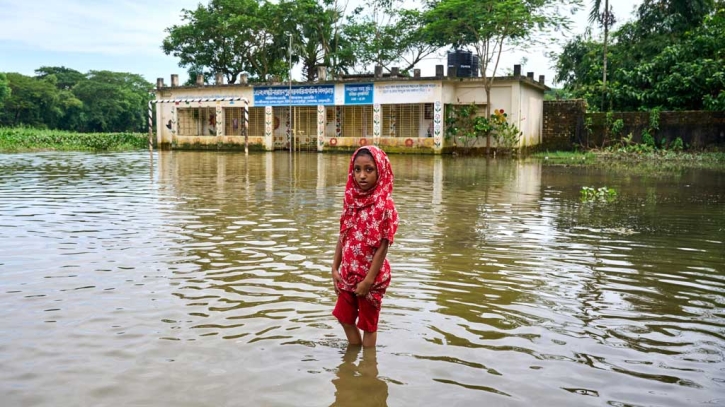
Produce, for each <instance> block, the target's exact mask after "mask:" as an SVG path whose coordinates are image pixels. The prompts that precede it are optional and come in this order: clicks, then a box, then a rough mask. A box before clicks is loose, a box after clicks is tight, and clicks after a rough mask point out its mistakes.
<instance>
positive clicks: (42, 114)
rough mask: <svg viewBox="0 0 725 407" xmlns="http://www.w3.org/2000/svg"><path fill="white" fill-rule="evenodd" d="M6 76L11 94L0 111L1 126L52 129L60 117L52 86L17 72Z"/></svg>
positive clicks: (56, 95) (53, 85)
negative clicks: (22, 125) (23, 125)
mask: <svg viewBox="0 0 725 407" xmlns="http://www.w3.org/2000/svg"><path fill="white" fill-rule="evenodd" d="M6 77H7V81H8V85H9V87H10V91H11V92H10V96H9V97H7V98H6V99H5V103H4V107H3V109H2V111H0V126H19V125H21V124H25V125H29V126H37V127H53V125H54V124H55V123H56V121H57V119H58V116H59V115H60V114H61V112H59V110H58V97H59V96H58V90H57V89H56V87H55V83H54V82H52V81H49V80H45V79H37V78H33V77H30V76H25V75H21V74H19V73H8V74H6Z"/></svg>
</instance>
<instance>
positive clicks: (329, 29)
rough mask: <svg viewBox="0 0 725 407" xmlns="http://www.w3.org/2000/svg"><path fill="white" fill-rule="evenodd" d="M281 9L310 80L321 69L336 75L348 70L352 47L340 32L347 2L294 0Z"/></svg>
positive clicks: (313, 78) (304, 71)
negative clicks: (318, 68)
mask: <svg viewBox="0 0 725 407" xmlns="http://www.w3.org/2000/svg"><path fill="white" fill-rule="evenodd" d="M280 7H281V8H282V9H284V10H285V13H286V23H285V24H284V27H285V31H287V32H288V33H291V34H292V38H291V41H292V52H293V55H294V56H295V57H296V58H295V59H297V60H298V61H299V62H302V71H303V73H304V75H305V78H306V80H307V81H313V80H315V79H316V78H317V74H318V72H317V67H321V66H324V67H328V68H330V70H331V71H333V72H334V73H338V72H345V71H347V70H348V68H349V67H350V65H352V59H351V54H350V53H349V52H346V47H347V45H348V44H347V42H346V41H345V39H344V38H342V37H341V36H340V33H339V30H340V25H341V22H342V19H343V16H344V13H345V9H346V7H347V2H345V3H343V4H341V3H338V2H337V1H332V0H290V1H283V2H282V3H280ZM289 40H290V39H289V38H288V39H287V40H286V41H289ZM293 62H295V61H293Z"/></svg>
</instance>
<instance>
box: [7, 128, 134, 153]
mask: <svg viewBox="0 0 725 407" xmlns="http://www.w3.org/2000/svg"><path fill="white" fill-rule="evenodd" d="M141 148H148V135H147V134H143V133H74V132H69V131H61V130H46V129H35V128H30V127H0V151H8V152H16V151H40V150H59V151H107V150H112V151H121V150H136V149H141Z"/></svg>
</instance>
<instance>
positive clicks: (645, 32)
mask: <svg viewBox="0 0 725 407" xmlns="http://www.w3.org/2000/svg"><path fill="white" fill-rule="evenodd" d="M675 3H679V4H680V5H679V6H678V5H677V4H675ZM685 3H687V4H685ZM695 3H697V4H700V5H702V6H703V7H708V4H710V2H707V1H694V2H691V3H688V2H684V3H683V2H676V1H674V0H673V1H659V2H655V1H646V2H645V3H643V4H642V6H640V7H639V8H638V10H637V16H638V17H639V18H638V19H635V20H634V21H631V22H628V23H626V24H624V25H622V26H621V27H620V28H619V29H617V30H616V31H613V32H612V44H611V46H610V47H609V48H608V52H607V58H608V60H611V61H612V65H613V66H616V67H617V69H616V70H613V71H612V72H610V74H611V75H610V74H608V88H607V97H608V102H609V103H610V104H611V106H612V108H613V109H615V110H642V109H653V108H659V109H669V110H681V109H692V110H699V109H708V110H721V108H722V107H721V106H722V105H723V102H725V95H724V94H723V93H722V89H723V81H724V80H725V79H723V78H725V73H724V72H723V68H722V67H723V66H725V60H724V58H723V53H722V51H720V50H721V49H722V48H723V47H722V44H724V43H725V24H724V23H723V13H724V11H723V10H724V9H725V5H724V4H725V3H724V2H722V1H719V2H718V3H717V4H716V5H715V6H714V7H715V8H714V9H713V11H711V12H710V13H709V14H708V15H706V16H705V17H704V18H703V19H700V17H698V16H700V14H701V13H692V12H690V13H685V12H682V11H676V10H681V9H682V7H686V6H688V4H689V6H692V5H693V4H695ZM678 7H680V8H678ZM700 9H701V8H698V9H697V10H700ZM673 10H675V11H673ZM683 13H684V15H688V16H690V17H688V18H684V17H682V15H683ZM653 15H657V16H658V17H657V18H656V19H655V18H653V17H652V16H653ZM659 20H662V21H659ZM678 21H679V23H677V22H678ZM697 21H699V23H696V22H697ZM692 24H697V25H696V26H694V27H693V26H692ZM683 27H689V28H686V29H685V28H683ZM683 30H684V31H683ZM603 46H604V44H602V43H601V42H598V41H594V40H592V39H591V38H589V37H588V36H581V35H580V36H577V37H575V38H574V39H572V40H571V41H570V42H569V43H567V44H566V46H565V47H564V49H563V52H562V53H561V54H559V55H558V58H557V62H556V70H557V73H556V77H555V80H556V81H562V82H564V89H565V90H566V91H567V92H570V93H572V94H573V95H574V96H575V97H584V98H586V99H587V101H588V104H589V106H600V105H601V103H602V102H603V99H602V95H601V93H600V92H599V91H598V89H600V88H601V78H602V71H603V66H602V64H601V63H600V61H601V58H600V57H599V56H600V55H602V50H603Z"/></svg>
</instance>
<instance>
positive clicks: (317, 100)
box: [254, 85, 335, 106]
mask: <svg viewBox="0 0 725 407" xmlns="http://www.w3.org/2000/svg"><path fill="white" fill-rule="evenodd" d="M289 91H290V88H289V86H260V87H255V88H254V106H290V105H292V106H317V105H334V104H335V85H312V86H306V85H303V86H292V97H290V94H289V93H290V92H289Z"/></svg>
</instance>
